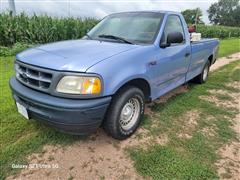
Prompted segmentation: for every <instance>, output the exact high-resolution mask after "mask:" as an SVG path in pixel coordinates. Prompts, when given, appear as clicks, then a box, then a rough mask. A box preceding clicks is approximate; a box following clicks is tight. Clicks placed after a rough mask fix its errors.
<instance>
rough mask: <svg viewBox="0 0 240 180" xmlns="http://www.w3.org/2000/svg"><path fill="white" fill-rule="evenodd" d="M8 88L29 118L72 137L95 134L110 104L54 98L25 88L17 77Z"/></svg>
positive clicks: (97, 101)
mask: <svg viewBox="0 0 240 180" xmlns="http://www.w3.org/2000/svg"><path fill="white" fill-rule="evenodd" d="M9 84H10V87H11V89H12V93H13V98H14V99H15V101H17V102H19V103H20V104H22V105H23V106H25V107H26V109H27V111H28V115H29V117H30V118H34V119H37V120H40V121H41V122H43V123H45V124H48V125H50V126H53V127H55V128H56V129H58V130H60V131H63V132H67V133H70V134H88V133H91V132H94V131H95V130H96V129H97V128H98V127H99V126H100V125H101V123H102V120H103V118H104V116H105V113H106V111H107V108H108V105H109V104H110V101H111V97H104V98H97V99H84V100H79V99H67V98H59V97H54V96H51V95H48V94H45V93H42V92H38V91H36V90H33V89H31V88H28V87H26V86H24V85H22V84H21V83H19V82H18V80H17V79H16V78H15V77H12V78H11V79H10V81H9Z"/></svg>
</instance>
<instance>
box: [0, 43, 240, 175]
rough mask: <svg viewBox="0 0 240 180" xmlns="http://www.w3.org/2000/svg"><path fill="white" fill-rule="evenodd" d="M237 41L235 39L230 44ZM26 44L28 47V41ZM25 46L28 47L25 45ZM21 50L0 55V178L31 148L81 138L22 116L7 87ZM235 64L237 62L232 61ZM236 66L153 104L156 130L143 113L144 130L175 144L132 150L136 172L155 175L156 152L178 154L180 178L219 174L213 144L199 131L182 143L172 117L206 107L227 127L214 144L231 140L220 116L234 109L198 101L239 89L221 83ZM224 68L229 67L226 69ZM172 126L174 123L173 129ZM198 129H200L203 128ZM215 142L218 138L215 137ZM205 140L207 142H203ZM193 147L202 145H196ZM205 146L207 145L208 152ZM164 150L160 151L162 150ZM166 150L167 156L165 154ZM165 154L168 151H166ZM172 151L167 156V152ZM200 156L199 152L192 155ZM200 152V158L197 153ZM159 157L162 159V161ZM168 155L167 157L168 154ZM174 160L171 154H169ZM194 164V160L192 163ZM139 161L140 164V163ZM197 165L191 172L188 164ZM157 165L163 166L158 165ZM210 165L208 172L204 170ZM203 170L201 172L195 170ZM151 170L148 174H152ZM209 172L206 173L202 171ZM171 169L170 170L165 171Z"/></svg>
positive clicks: (233, 49) (234, 77)
mask: <svg viewBox="0 0 240 180" xmlns="http://www.w3.org/2000/svg"><path fill="white" fill-rule="evenodd" d="M230 42H234V43H230ZM236 43H237V39H231V40H223V41H221V47H220V55H223V54H224V55H229V54H231V53H233V52H236ZM230 45H231V47H228V50H227V51H226V49H225V48H224V47H225V46H230ZM26 46H28V45H26ZM24 47H25V45H24ZM22 48H23V45H16V46H15V48H13V49H4V48H1V47H0V50H1V49H2V51H1V53H2V55H5V57H3V56H2V57H1V56H0V96H1V99H0V107H1V109H0V123H1V129H0V134H1V136H0V144H1V152H0V164H1V171H0V179H4V178H5V177H6V176H8V175H11V174H14V173H16V171H17V169H12V168H11V166H12V164H26V163H27V160H26V156H27V155H29V154H30V153H32V152H36V151H41V148H42V146H43V145H45V144H70V143H73V142H75V141H76V140H80V139H82V138H80V137H77V136H70V135H65V134H62V133H59V132H57V131H54V130H53V129H50V128H47V127H45V126H43V125H42V124H39V123H37V122H35V121H33V122H29V121H26V120H25V119H24V118H23V117H22V116H21V115H19V114H18V113H17V111H16V108H15V104H14V101H13V100H12V97H11V91H10V89H9V86H8V80H9V78H10V77H11V76H12V75H13V74H14V72H13V60H14V57H13V56H8V55H13V54H15V53H17V52H19V50H21V49H22ZM233 65H234V66H236V65H237V64H236V63H235V64H233ZM233 65H230V66H228V67H227V68H224V69H223V70H221V71H219V72H218V73H215V74H214V75H213V76H212V77H210V79H209V80H210V82H209V83H207V84H205V85H203V86H192V85H191V86H190V91H189V92H188V93H186V94H180V95H178V96H176V97H173V98H171V99H170V100H169V101H168V102H167V103H165V104H156V105H154V106H152V107H151V108H152V110H153V111H154V112H155V113H156V114H160V115H161V120H160V121H159V124H158V126H157V127H155V128H152V127H151V123H152V119H151V118H150V117H148V116H147V115H146V116H145V117H146V118H145V119H148V120H147V121H143V123H142V126H143V127H144V128H146V129H151V133H152V134H159V133H164V132H167V133H168V134H169V135H170V136H171V137H172V140H171V145H170V146H169V147H158V146H154V147H152V148H153V149H150V150H149V152H145V151H143V150H140V149H138V150H137V152H139V155H140V154H141V153H144V154H145V156H139V155H138V153H136V152H135V150H132V151H131V152H132V158H133V159H134V160H135V164H136V168H137V170H138V171H139V172H140V173H142V174H143V175H147V176H152V177H157V176H158V174H156V173H157V171H154V169H155V166H156V165H154V164H153V162H150V161H151V160H154V159H155V152H156V153H157V156H160V157H161V158H163V156H165V155H166V157H170V156H173V157H175V162H176V163H179V164H176V165H175V166H174V167H172V168H174V169H172V171H173V170H176V169H178V168H180V167H181V166H184V167H185V170H182V169H180V170H179V172H176V173H177V174H175V175H176V176H177V177H179V178H185V177H189V175H190V174H188V175H186V174H183V173H184V172H185V173H187V172H186V170H187V171H189V172H192V173H193V174H194V176H195V177H199V176H201V175H202V174H203V175H204V176H203V177H211V178H212V177H215V176H216V172H215V171H214V168H213V167H212V166H211V163H213V162H214V161H215V160H216V158H217V157H216V156H215V155H214V154H213V153H210V152H212V151H213V150H214V149H211V148H212V147H211V146H210V144H209V142H208V141H207V140H206V139H205V137H203V136H200V134H198V133H196V134H194V135H193V140H192V141H181V140H179V139H178V138H177V137H176V135H175V134H176V133H177V132H179V131H181V128H182V127H181V126H180V124H181V123H178V122H176V121H173V119H175V118H176V117H178V116H179V115H182V114H183V113H184V112H186V111H188V110H191V109H193V108H197V109H200V110H201V111H202V113H201V117H202V118H203V117H204V116H205V115H214V116H216V122H214V124H215V125H216V127H218V128H221V129H223V130H224V131H221V132H218V133H219V134H218V136H217V137H216V139H217V141H216V142H214V141H213V140H211V142H213V144H216V143H217V145H218V143H220V142H226V141H228V140H229V139H231V138H233V137H234V133H233V132H232V131H231V130H230V129H229V123H227V119H222V115H225V114H227V116H228V117H233V116H234V115H235V113H236V112H235V111H233V110H229V109H220V108H217V107H215V106H214V105H212V104H211V103H208V102H205V101H199V98H198V96H200V95H203V94H206V95H208V94H207V93H206V90H207V89H211V88H216V87H217V88H220V89H221V88H222V89H225V90H228V91H233V92H236V91H238V90H237V89H235V88H232V87H228V86H223V85H222V84H223V83H225V82H228V81H230V80H238V79H239V70H236V71H234V72H232V73H231V77H232V79H229V71H230V70H231V68H232V67H233ZM225 69H226V70H225ZM219 99H222V100H223V99H224V100H230V98H229V97H219ZM217 120H218V122H217ZM199 124H200V125H202V126H203V127H204V126H206V125H208V124H209V122H207V121H206V122H205V121H201V123H199ZM169 127H173V128H172V129H171V128H169ZM199 128H200V127H199ZM139 138H141V137H139ZM214 140H215V139H214ZM205 142H208V143H207V144H205ZM176 147H179V148H180V149H185V150H188V151H189V154H186V156H185V155H184V154H185V153H183V152H180V154H179V151H178V149H177V148H176ZM193 147H198V149H197V148H193ZM201 147H206V148H205V150H204V149H202V148H201ZM158 153H160V154H158ZM161 153H163V154H161ZM164 153H165V155H164ZM168 153H169V154H168ZM194 154H196V155H194ZM199 154H200V156H199V158H198V155H199ZM204 154H207V156H206V157H205V159H210V160H209V162H206V163H203V164H202V165H200V164H199V163H200V162H202V161H203V160H202V159H201V158H200V157H202V158H203V155H204ZM161 158H160V159H161ZM165 159H167V158H165ZM170 159H171V158H170ZM143 162H146V163H149V164H151V165H152V167H149V168H150V169H146V170H144V169H141V168H140V167H141V165H142V166H143V167H145V168H147V167H146V166H147V164H143ZM191 162H192V163H194V164H191ZM138 163H139V165H137V164H138ZM158 163H160V164H159V166H160V167H161V166H162V165H164V163H161V162H160V161H159V162H158ZM165 163H166V166H165V168H166V167H169V168H170V167H171V162H170V160H169V161H165ZM191 166H192V167H194V168H193V169H192V170H191V169H190V167H191ZM160 167H159V168H160ZM206 168H207V169H208V171H207V170H206ZM198 169H199V171H198V172H196V171H197V170H198ZM148 171H149V172H148ZM172 171H166V172H165V174H163V175H162V177H168V178H170V177H173V175H174V174H173V175H171V173H172ZM204 172H206V173H204ZM166 173H168V174H166Z"/></svg>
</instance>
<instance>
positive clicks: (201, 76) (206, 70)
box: [193, 61, 210, 84]
mask: <svg viewBox="0 0 240 180" xmlns="http://www.w3.org/2000/svg"><path fill="white" fill-rule="evenodd" d="M209 69H210V62H209V61H207V63H206V64H205V66H204V68H203V70H202V72H201V74H199V75H198V76H197V77H195V78H194V79H193V81H194V82H196V83H199V84H203V83H205V82H206V81H207V78H208V73H209Z"/></svg>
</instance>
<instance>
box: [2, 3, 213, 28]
mask: <svg viewBox="0 0 240 180" xmlns="http://www.w3.org/2000/svg"><path fill="white" fill-rule="evenodd" d="M214 2H217V0H15V5H16V11H17V13H20V12H23V11H24V12H26V13H27V14H29V15H32V14H34V13H36V14H47V15H50V16H58V17H67V16H73V17H83V18H84V17H96V18H98V19H101V18H103V17H104V16H106V15H108V14H111V13H114V12H124V11H137V10H169V11H178V12H181V11H183V10H185V9H194V8H197V7H200V8H201V9H202V11H203V21H204V22H205V23H207V24H208V23H209V20H208V14H207V9H208V8H209V6H210V5H211V4H212V3H214ZM8 9H9V4H8V0H0V12H3V11H6V10H8Z"/></svg>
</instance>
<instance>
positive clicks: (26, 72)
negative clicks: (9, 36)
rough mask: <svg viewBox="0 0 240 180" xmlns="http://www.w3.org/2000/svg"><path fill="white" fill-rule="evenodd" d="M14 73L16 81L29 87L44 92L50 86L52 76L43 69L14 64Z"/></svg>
mask: <svg viewBox="0 0 240 180" xmlns="http://www.w3.org/2000/svg"><path fill="white" fill-rule="evenodd" d="M15 71H16V77H17V79H18V80H19V81H20V82H21V83H23V84H25V85H27V86H29V87H32V88H35V89H38V90H42V91H46V90H48V88H49V87H50V85H51V82H52V76H53V75H52V74H51V73H49V72H46V70H45V69H43V68H37V67H34V66H30V65H26V64H23V63H19V62H16V63H15Z"/></svg>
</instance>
